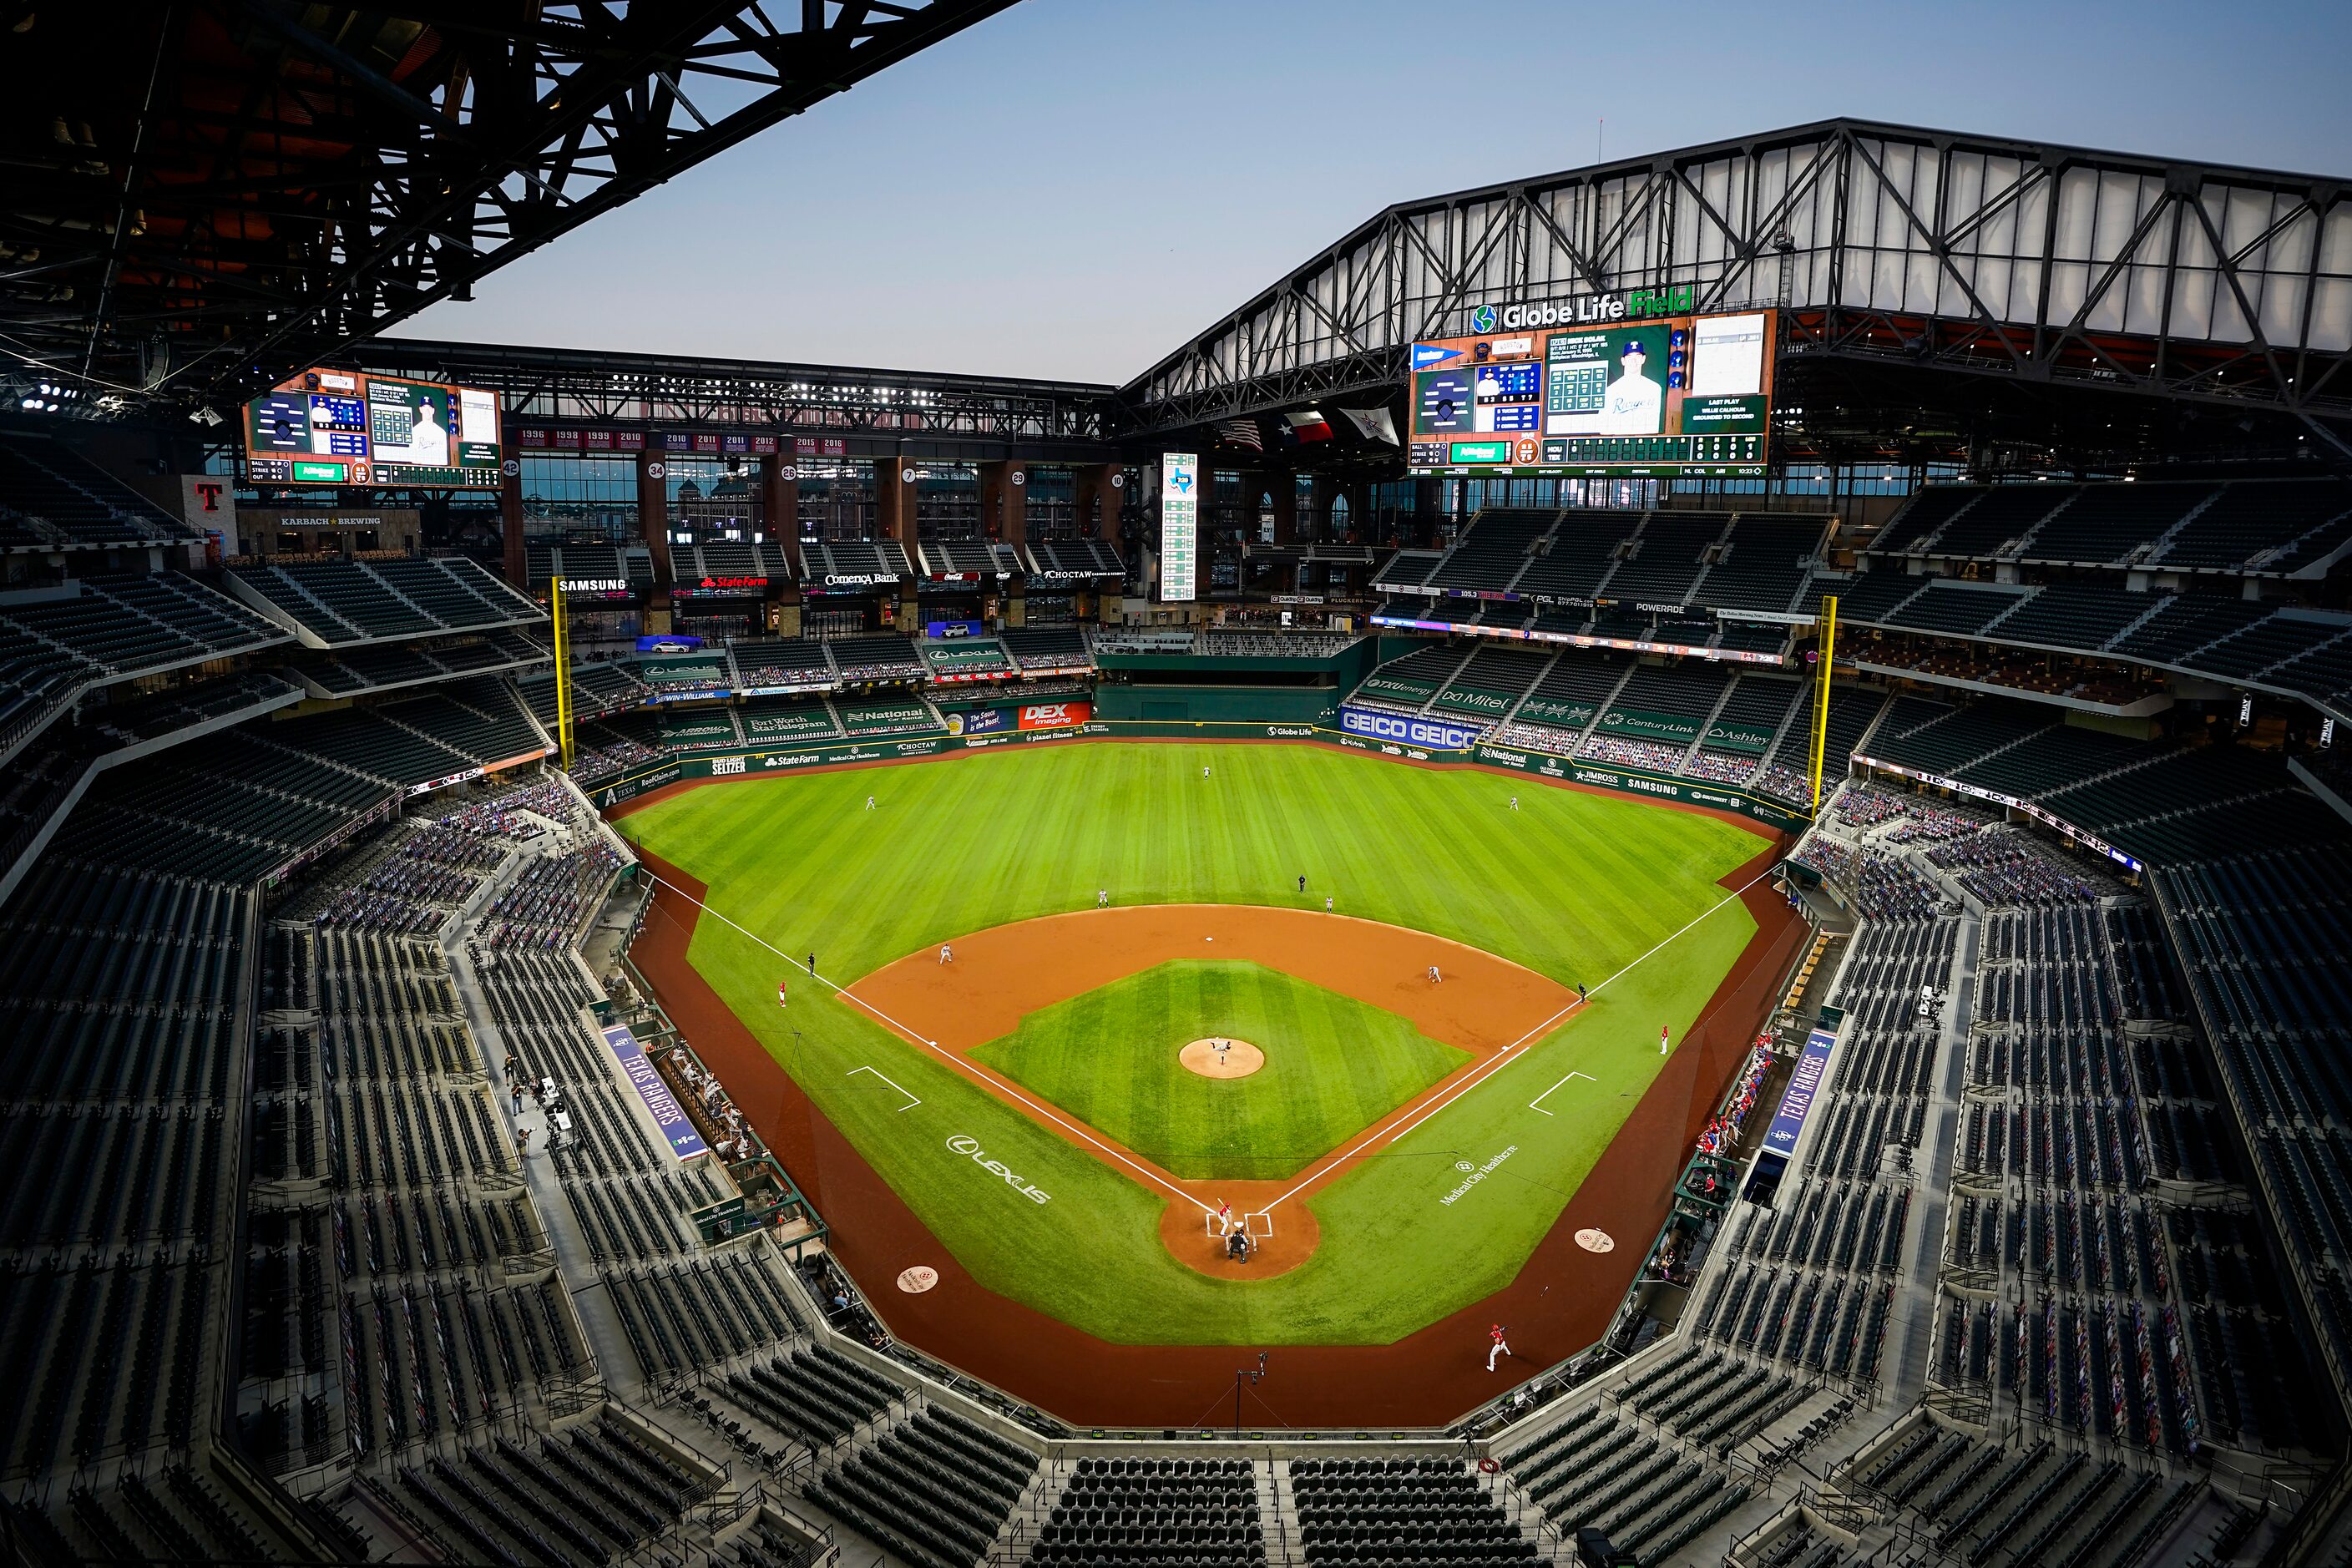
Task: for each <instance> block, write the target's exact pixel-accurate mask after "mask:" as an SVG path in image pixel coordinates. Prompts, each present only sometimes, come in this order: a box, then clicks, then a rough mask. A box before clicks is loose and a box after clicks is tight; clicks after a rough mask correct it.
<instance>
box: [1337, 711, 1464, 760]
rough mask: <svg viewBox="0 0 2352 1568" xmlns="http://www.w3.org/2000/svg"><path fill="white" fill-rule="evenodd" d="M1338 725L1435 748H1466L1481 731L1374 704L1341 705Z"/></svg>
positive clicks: (1373, 736)
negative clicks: (1409, 715) (1412, 715)
mask: <svg viewBox="0 0 2352 1568" xmlns="http://www.w3.org/2000/svg"><path fill="white" fill-rule="evenodd" d="M1339 728H1341V729H1342V730H1345V731H1348V733H1349V734H1351V735H1364V736H1368V737H1370V739H1372V740H1375V741H1394V742H1398V743H1399V744H1401V745H1407V746H1423V747H1426V748H1427V749H1429V750H1430V751H1433V752H1466V751H1468V750H1469V749H1470V747H1471V746H1472V745H1473V744H1474V743H1475V742H1476V741H1477V739H1478V736H1479V731H1476V730H1473V729H1469V728H1466V727H1465V726H1464V725H1460V724H1441V723H1439V722H1437V721H1435V720H1433V719H1413V718H1408V717H1406V716H1405V715H1404V714H1402V713H1383V712H1381V711H1380V710H1377V709H1372V708H1341V709H1340V710H1339Z"/></svg>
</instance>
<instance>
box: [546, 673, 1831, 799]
mask: <svg viewBox="0 0 2352 1568" xmlns="http://www.w3.org/2000/svg"><path fill="white" fill-rule="evenodd" d="M1113 689H1116V688H1109V687H1106V688H1104V690H1105V691H1109V690H1113ZM1099 713H1100V710H1099V709H1098V710H1097V718H1095V719H1094V720H1092V721H1088V722H1087V723H1085V724H1077V725H1072V726H1070V727H1068V728H1066V729H1060V730H1035V731H1012V732H1008V733H1000V734H994V735H932V736H926V737H923V738H921V739H919V740H908V741H887V740H883V741H868V742H850V743H848V744H842V743H840V742H835V743H832V744H828V745H819V746H796V747H772V748H768V749H764V750H761V751H757V752H741V753H739V754H736V755H731V756H717V757H687V758H680V759H677V760H673V761H670V762H667V763H662V764H660V765H659V766H657V767H652V768H647V769H646V770H645V771H644V772H642V773H631V774H628V775H626V776H625V777H623V778H619V779H615V780H614V781H613V782H612V783H610V784H597V785H595V786H594V787H593V788H591V789H589V790H588V791H587V794H588V795H589V798H590V799H592V800H593V801H594V802H595V803H596V805H598V806H600V807H606V806H614V805H622V804H623V803H625V802H626V801H631V800H635V798H636V797H637V796H639V795H645V794H646V793H648V792H649V791H652V790H656V789H659V788H661V787H662V786H663V785H664V784H677V783H679V782H681V781H683V780H688V779H727V778H772V777H774V776H776V775H777V774H779V773H791V772H794V771H797V770H801V769H805V768H812V767H839V766H843V765H845V764H853V763H901V762H913V761H916V760H918V759H919V758H923V757H936V756H944V755H947V754H949V753H950V752H978V751H987V750H990V749H992V748H994V747H998V746H1022V745H1042V744H1047V743H1055V742H1060V743H1070V742H1077V741H1081V740H1088V739H1091V740H1115V741H1116V740H1171V741H1172V740H1184V741H1315V742H1321V743H1323V744H1325V745H1330V746H1339V747H1342V748H1344V749H1346V750H1348V751H1353V752H1376V753H1378V754H1381V755H1384V756H1391V757H1396V758H1399V759H1401V760H1403V761H1407V762H1414V763H1430V764H1435V765H1437V766H1463V765H1469V766H1478V767H1489V768H1501V769H1507V770H1508V771H1510V772H1513V773H1530V774H1533V775H1534V776H1536V777H1538V778H1545V779H1556V780H1559V782H1561V783H1563V784H1581V785H1584V786H1586V787H1587V788H1591V789H1601V790H1609V791H1612V792H1614V793H1616V794H1619V795H1635V796H1639V797H1640V798H1642V799H1644V800H1663V801H1674V802H1676V803H1678V804H1681V805H1699V806H1706V807H1710V808H1712V809H1715V810H1718V811H1732V812H1738V814H1740V815H1741V816H1748V817H1751V818H1753V819H1754V820H1756V821H1758V822H1760V823H1762V824H1764V825H1765V826H1768V827H1772V828H1777V829H1779V830H1780V831H1782V832H1786V833H1796V832H1801V831H1802V830H1803V828H1804V826H1805V822H1806V816H1805V814H1804V813H1803V812H1801V811H1799V810H1797V809H1796V808H1795V807H1793V806H1788V805H1781V804H1780V802H1779V801H1776V800H1771V799H1769V798H1767V797H1765V796H1761V795H1751V794H1749V793H1748V791H1746V790H1739V789H1730V788H1727V787H1725V786H1724V785H1721V784H1707V783H1705V782H1703V781H1696V780H1692V779H1683V778H1672V777H1668V776H1665V775H1663V774H1659V773H1645V772H1643V771H1642V770H1641V769H1639V768H1622V767H1616V766H1613V765H1612V766H1606V767H1604V766H1599V765H1596V764H1593V763H1581V762H1578V761H1575V760H1574V759H1572V758H1568V757H1555V756H1552V755H1551V754H1550V753H1549V752H1528V751H1517V750H1514V749H1512V748H1510V747H1507V746H1496V745H1489V744H1487V743H1486V742H1480V743H1479V744H1477V745H1475V746H1472V747H1470V748H1469V749H1468V750H1466V751H1458V752H1441V751H1425V750H1423V749H1422V748H1420V747H1417V746H1402V745H1394V744H1391V743H1389V742H1381V741H1372V740H1367V739H1366V738H1364V737H1363V736H1361V735H1350V734H1348V733H1346V732H1345V731H1340V730H1336V729H1330V728H1327V727H1326V726H1324V725H1321V724H1318V723H1315V722H1312V721H1298V722H1288V723H1286V722H1281V721H1255V722H1240V721H1209V720H1192V721H1173V720H1152V721H1145V720H1108V719H1104V718H1102V717H1100V716H1099Z"/></svg>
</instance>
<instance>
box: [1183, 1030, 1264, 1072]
mask: <svg viewBox="0 0 2352 1568" xmlns="http://www.w3.org/2000/svg"><path fill="white" fill-rule="evenodd" d="M1219 1046H1223V1047H1225V1049H1223V1051H1220V1050H1218V1049H1217V1047H1219ZM1176 1059H1177V1060H1179V1061H1181V1062H1182V1063H1183V1064H1184V1065H1185V1067H1186V1068H1190V1069H1191V1070H1192V1071H1193V1072H1196V1073H1199V1074H1200V1075H1201V1076H1202V1078H1247V1077H1249V1075H1250V1074H1252V1073H1254V1072H1255V1071H1257V1069H1258V1068H1262V1067H1264V1066H1265V1052H1264V1051H1262V1050H1259V1049H1258V1048H1257V1047H1255V1046H1253V1045H1251V1044H1250V1043H1249V1042H1248V1041H1247V1040H1233V1039H1225V1038H1223V1037H1212V1038H1209V1039H1205V1040H1194V1041H1193V1042H1192V1044H1191V1045H1189V1046H1186V1047H1184V1048H1183V1050H1182V1051H1181V1052H1179V1053H1178V1054H1177V1058H1176Z"/></svg>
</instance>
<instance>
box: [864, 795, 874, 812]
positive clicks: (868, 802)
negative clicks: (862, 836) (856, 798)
mask: <svg viewBox="0 0 2352 1568" xmlns="http://www.w3.org/2000/svg"><path fill="white" fill-rule="evenodd" d="M873 809H874V797H873V796H872V795H867V796H866V810H868V811H871V810H873Z"/></svg>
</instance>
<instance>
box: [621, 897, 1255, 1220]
mask: <svg viewBox="0 0 2352 1568" xmlns="http://www.w3.org/2000/svg"><path fill="white" fill-rule="evenodd" d="M641 864H642V863H641ZM645 871H646V876H647V877H648V878H650V879H653V880H654V881H655V882H656V883H658V884H660V885H661V886H662V887H665V888H667V889H669V890H670V891H671V892H673V893H676V894H677V896H678V897H679V898H682V899H684V900H686V901H687V902H688V903H689V904H692V905H693V906H694V907H695V908H696V909H698V910H702V911H703V912H704V913H705V914H709V915H715V916H717V917H718V918H719V920H720V921H723V922H724V923H726V924H727V925H729V926H730V927H732V928H733V929H734V930H736V931H741V932H742V933H743V934H744V935H745V936H747V937H750V938H751V940H752V941H753V942H758V943H759V944H760V945H761V947H764V948H766V949H767V950H768V951H769V952H772V953H774V954H775V955H776V956H777V957H778V958H781V959H782V960H783V961H784V962H785V963H789V964H791V965H792V966H793V968H794V969H799V968H801V967H802V965H801V962H800V960H798V959H796V958H794V957H793V955H792V954H791V953H789V952H785V951H784V950H783V949H782V948H781V947H778V946H777V945H776V944H775V943H774V942H770V941H769V940H768V939H767V938H766V937H763V936H761V934H760V933H759V932H758V931H751V930H750V929H748V928H746V927H744V926H741V925H738V924H736V922H735V921H731V920H728V918H727V917H726V916H725V915H724V914H720V913H719V910H714V909H712V908H711V907H710V906H709V904H708V903H706V902H704V901H703V900H700V899H698V898H696V897H695V896H694V895H693V894H692V893H689V892H688V891H687V890H686V889H684V888H681V887H679V886H678V885H677V883H676V882H673V881H671V880H669V879H667V878H666V877H664V876H662V875H661V873H659V872H657V871H656V870H655V869H653V868H651V867H650V866H648V867H646V868H645ZM809 977H810V978H811V979H813V980H815V981H817V982H818V983H819V984H824V985H830V986H832V987H833V990H834V993H835V994H836V995H838V996H840V997H842V998H843V999H845V1000H846V1001H850V1002H855V1003H856V1005H859V1006H860V1007H863V1008H865V1009H866V1011H867V1012H868V1013H871V1014H873V1015H874V1016H876V1017H877V1018H879V1019H881V1020H882V1021H883V1022H884V1023H886V1024H887V1025H889V1026H891V1027H892V1028H894V1029H896V1030H898V1032H899V1033H900V1034H902V1035H904V1036H906V1037H907V1038H908V1039H910V1040H912V1041H914V1042H915V1043H916V1044H917V1045H919V1046H921V1047H924V1048H925V1049H927V1050H929V1051H930V1052H931V1053H932V1054H933V1055H935V1056H937V1057H938V1058H940V1060H941V1061H944V1062H946V1063H947V1064H948V1065H949V1066H950V1067H951V1068H955V1069H956V1070H957V1071H959V1072H961V1073H962V1074H963V1075H964V1076H965V1077H967V1078H972V1079H979V1080H980V1081H982V1082H983V1083H986V1084H988V1085H990V1086H991V1087H992V1088H994V1089H998V1090H999V1091H1000V1092H1002V1093H1003V1094H1004V1095H1006V1096H1007V1097H1008V1098H1010V1099H1012V1100H1017V1101H1019V1102H1020V1103H1021V1104H1022V1105H1024V1106H1025V1107H1027V1108H1028V1109H1029V1110H1031V1111H1032V1112H1034V1114H1036V1115H1037V1116H1038V1117H1040V1118H1042V1119H1043V1120H1045V1121H1050V1122H1052V1123H1053V1124H1054V1125H1055V1126H1056V1127H1059V1128H1060V1129H1062V1130H1063V1131H1066V1132H1068V1133H1071V1134H1072V1135H1074V1136H1076V1137H1077V1138H1079V1139H1081V1140H1083V1141H1084V1142H1087V1143H1090V1144H1092V1145H1093V1146H1094V1147H1095V1148H1097V1149H1099V1150H1101V1151H1102V1152H1104V1153H1106V1154H1108V1155H1109V1156H1110V1157H1111V1158H1112V1159H1114V1160H1116V1161H1118V1163H1120V1164H1122V1165H1125V1166H1126V1167H1127V1168H1128V1169H1129V1170H1130V1171H1133V1172H1134V1173H1136V1174H1137V1175H1139V1176H1141V1177H1143V1178H1144V1179H1145V1180H1146V1181H1149V1182H1150V1183H1151V1184H1152V1185H1154V1186H1156V1187H1159V1188H1160V1189H1162V1190H1163V1191H1166V1192H1170V1193H1173V1194H1175V1195H1176V1196H1178V1197H1180V1198H1182V1199H1183V1200H1184V1201H1185V1202H1186V1203H1188V1204H1191V1205H1192V1206H1193V1207H1194V1208H1196V1209H1200V1210H1202V1212H1203V1213H1207V1212H1212V1211H1210V1209H1209V1205H1206V1204H1204V1203H1202V1201H1201V1200H1200V1199H1198V1198H1196V1197H1194V1196H1193V1195H1192V1194H1190V1193H1188V1192H1186V1191H1185V1190H1184V1189H1183V1188H1181V1187H1180V1186H1177V1185H1176V1184H1174V1183H1172V1182H1170V1181H1168V1180H1167V1179H1165V1178H1164V1177H1162V1176H1161V1175H1160V1173H1158V1172H1157V1171H1153V1170H1150V1169H1149V1168H1147V1167H1145V1166H1142V1165H1139V1164H1137V1163H1135V1162H1134V1161H1133V1160H1130V1159H1129V1158H1128V1157H1127V1156H1126V1155H1125V1154H1123V1153H1121V1152H1119V1151H1118V1150H1117V1149H1114V1148H1112V1147H1111V1146H1110V1145H1109V1144H1108V1143H1106V1142H1103V1141H1102V1140H1101V1139H1099V1138H1097V1137H1096V1136H1095V1135H1094V1134H1093V1133H1091V1132H1089V1131H1087V1130H1086V1129H1085V1128H1083V1127H1081V1126H1078V1125H1077V1124H1076V1123H1075V1122H1070V1121H1064V1120H1063V1119H1062V1118H1061V1117H1059V1116H1057V1115H1055V1113H1054V1112H1053V1110H1051V1109H1049V1108H1048V1107H1045V1106H1043V1105H1040V1104H1038V1103H1037V1102H1036V1101H1035V1100H1032V1099H1030V1098H1029V1097H1028V1096H1027V1095H1025V1094H1024V1093H1022V1092H1021V1091H1020V1090H1019V1089H1015V1088H1013V1086H1012V1085H1011V1084H1009V1083H1006V1082H1004V1081H1003V1079H997V1078H994V1077H992V1076H989V1075H985V1074H982V1072H981V1071H980V1070H979V1068H977V1067H975V1066H974V1065H973V1064H972V1063H971V1061H969V1060H968V1059H966V1058H962V1057H959V1056H957V1055H956V1054H955V1053H954V1052H952V1051H946V1050H941V1049H940V1043H939V1042H938V1041H937V1040H927V1039H925V1038H924V1037H922V1036H920V1035H919V1034H917V1033H915V1031H914V1030H912V1029H910V1028H908V1026H906V1025H904V1024H902V1023H900V1022H898V1019H896V1018H893V1017H892V1016H890V1015H889V1014H887V1013H885V1012H884V1011H882V1009H881V1008H879V1007H877V1006H875V1005H873V1004H872V1003H870V1002H868V1001H866V999H865V998H864V997H862V996H859V995H858V994H856V993H855V992H853V991H851V990H850V989H849V988H848V987H847V986H845V985H838V984H835V983H834V982H833V981H830V980H827V979H826V978H825V977H824V975H822V974H817V973H814V972H810V976H809ZM875 1076H876V1077H877V1078H879V1077H880V1076H881V1075H880V1074H879V1073H877V1074H875ZM899 1092H900V1093H901V1094H903V1093H905V1092H906V1090H904V1089H900V1090H899ZM1266 1206H1267V1207H1269V1208H1271V1207H1273V1206H1274V1205H1271V1204H1269V1205H1266Z"/></svg>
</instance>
